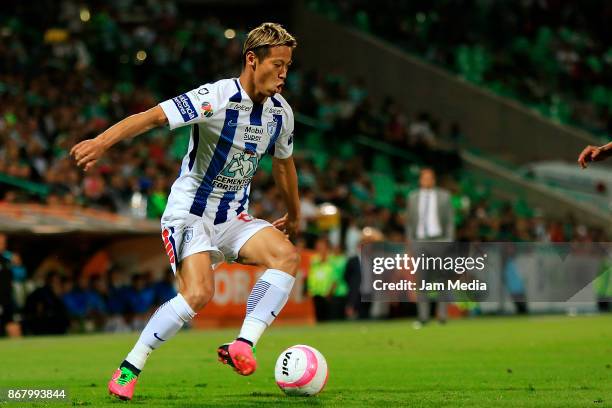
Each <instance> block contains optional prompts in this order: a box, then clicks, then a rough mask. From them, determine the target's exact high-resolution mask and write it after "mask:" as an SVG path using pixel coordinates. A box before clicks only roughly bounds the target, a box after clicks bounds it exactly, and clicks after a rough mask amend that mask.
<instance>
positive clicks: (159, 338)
mask: <svg viewBox="0 0 612 408" xmlns="http://www.w3.org/2000/svg"><path fill="white" fill-rule="evenodd" d="M153 337H155V338H156V339H157V340H159V341H166V340H164V339H162V338H161V337H159V336H158V335H157V332H155V333H153Z"/></svg>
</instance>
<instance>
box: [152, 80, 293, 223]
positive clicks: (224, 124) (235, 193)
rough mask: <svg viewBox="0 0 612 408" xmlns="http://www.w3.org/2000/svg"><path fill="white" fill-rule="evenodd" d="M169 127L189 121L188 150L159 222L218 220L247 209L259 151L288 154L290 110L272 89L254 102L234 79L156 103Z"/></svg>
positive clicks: (185, 124)
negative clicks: (191, 218) (189, 217)
mask: <svg viewBox="0 0 612 408" xmlns="http://www.w3.org/2000/svg"><path fill="white" fill-rule="evenodd" d="M160 106H161V108H162V109H163V111H164V113H165V114H166V116H167V117H168V122H169V125H170V129H175V128H178V127H181V126H187V125H190V126H191V138H190V142H189V148H188V151H187V154H186V155H185V157H184V158H183V161H182V164H181V170H180V174H179V177H178V178H177V179H176V181H175V182H174V184H173V185H172V190H171V192H170V196H169V197H168V204H167V206H166V210H165V211H164V215H163V216H162V221H163V222H171V221H173V220H176V219H181V218H184V217H185V215H186V214H188V213H190V214H194V215H197V216H200V217H202V216H205V217H207V218H209V219H212V220H214V224H215V225H216V224H220V223H223V222H225V221H226V220H228V219H230V218H231V217H233V216H236V215H238V214H240V213H241V212H242V211H245V210H247V209H248V202H249V191H250V185H251V180H252V179H253V175H254V174H255V171H256V170H257V165H258V163H259V161H260V160H261V158H262V157H263V155H264V154H266V153H268V154H273V155H274V157H277V158H280V159H284V158H288V157H290V156H291V155H292V153H293V128H294V122H293V111H292V110H291V107H290V106H289V104H288V103H287V101H286V100H285V99H284V98H283V97H282V96H281V95H280V94H276V95H274V96H272V97H269V98H267V99H266V100H265V102H264V103H263V104H258V103H253V101H251V99H250V98H249V96H248V95H247V93H246V92H245V91H244V89H242V86H241V85H240V81H239V80H238V79H235V78H233V79H222V80H220V81H217V82H215V83H212V84H205V85H202V86H200V87H199V88H196V89H194V90H191V91H189V92H186V93H184V94H181V95H179V96H177V97H175V98H172V99H169V100H167V101H164V102H162V103H160Z"/></svg>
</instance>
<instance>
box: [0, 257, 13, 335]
mask: <svg viewBox="0 0 612 408" xmlns="http://www.w3.org/2000/svg"><path fill="white" fill-rule="evenodd" d="M13 313H14V302H13V272H12V269H11V262H10V260H9V259H7V258H6V257H5V256H4V255H3V254H2V256H0V336H4V335H5V333H6V325H7V324H9V323H10V322H12V321H13Z"/></svg>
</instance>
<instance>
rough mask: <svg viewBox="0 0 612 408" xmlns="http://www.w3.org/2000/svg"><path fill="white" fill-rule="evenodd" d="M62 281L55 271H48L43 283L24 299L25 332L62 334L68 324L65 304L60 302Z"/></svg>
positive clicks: (66, 329)
mask: <svg viewBox="0 0 612 408" xmlns="http://www.w3.org/2000/svg"><path fill="white" fill-rule="evenodd" d="M61 295H62V282H61V280H60V277H59V274H58V273H57V272H54V271H52V272H49V273H48V274H47V276H46V277H45V285H44V286H43V287H41V288H38V289H36V290H34V292H32V293H31V294H30V295H29V296H28V297H27V299H26V303H25V307H24V310H23V329H24V332H25V333H26V334H64V333H66V332H67V331H68V327H69V326H70V319H69V316H68V311H67V310H66V306H65V305H64V303H63V302H62V299H61Z"/></svg>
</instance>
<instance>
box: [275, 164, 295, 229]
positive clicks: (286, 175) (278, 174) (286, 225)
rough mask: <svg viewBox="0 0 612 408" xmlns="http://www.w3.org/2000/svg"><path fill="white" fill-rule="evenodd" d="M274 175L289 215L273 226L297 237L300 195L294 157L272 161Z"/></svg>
mask: <svg viewBox="0 0 612 408" xmlns="http://www.w3.org/2000/svg"><path fill="white" fill-rule="evenodd" d="M272 175H273V177H274V182H275V184H276V186H277V187H278V189H279V190H280V193H281V196H282V197H283V201H284V202H285V205H286V206H287V214H285V216H284V217H282V218H280V219H278V220H276V221H274V223H273V225H274V226H275V227H277V228H278V229H280V230H283V231H284V232H285V233H286V234H287V235H289V236H290V237H295V236H296V235H297V232H298V227H299V222H300V196H299V193H298V178H297V171H296V169H295V163H294V162H293V157H292V156H289V157H287V158H284V159H280V158H277V157H274V158H273V159H272Z"/></svg>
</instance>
